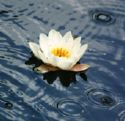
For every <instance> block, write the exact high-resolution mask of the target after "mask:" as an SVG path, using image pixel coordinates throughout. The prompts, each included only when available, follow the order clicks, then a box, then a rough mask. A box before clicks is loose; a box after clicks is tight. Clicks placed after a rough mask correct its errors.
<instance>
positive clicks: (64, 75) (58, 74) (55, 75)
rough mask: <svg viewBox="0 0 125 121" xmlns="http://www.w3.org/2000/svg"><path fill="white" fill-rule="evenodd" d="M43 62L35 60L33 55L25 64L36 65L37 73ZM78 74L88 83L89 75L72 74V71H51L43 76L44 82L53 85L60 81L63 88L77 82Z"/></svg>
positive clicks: (82, 73)
mask: <svg viewBox="0 0 125 121" xmlns="http://www.w3.org/2000/svg"><path fill="white" fill-rule="evenodd" d="M42 63H43V62H42V61H41V60H39V59H37V58H35V57H34V56H33V54H32V56H31V57H30V58H29V59H28V60H27V61H26V62H25V64H27V65H31V64H32V65H35V66H34V67H33V70H34V71H36V72H38V73H39V71H37V67H39V66H40V65H41V64H42ZM76 74H77V75H79V76H80V77H81V78H82V79H84V80H85V81H87V75H86V74H85V72H79V73H76V72H71V71H63V70H58V71H50V72H48V73H44V74H43V80H46V81H47V82H48V83H49V84H52V83H53V82H54V81H57V80H59V81H60V82H61V84H62V85H63V86H66V87H68V86H69V85H70V83H72V82H74V83H75V82H76Z"/></svg>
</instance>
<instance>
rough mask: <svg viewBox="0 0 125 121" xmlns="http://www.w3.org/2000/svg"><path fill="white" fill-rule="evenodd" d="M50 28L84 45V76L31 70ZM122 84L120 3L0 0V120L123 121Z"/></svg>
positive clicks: (124, 43) (124, 36)
mask: <svg viewBox="0 0 125 121" xmlns="http://www.w3.org/2000/svg"><path fill="white" fill-rule="evenodd" d="M52 28H53V29H56V30H58V31H60V32H61V33H62V34H64V33H65V32H67V31H69V30H71V31H72V32H73V34H74V35H75V36H81V37H82V43H89V49H88V51H87V52H86V54H85V56H84V58H82V59H81V60H80V62H82V63H87V64H90V65H91V68H90V69H89V70H88V71H87V73H86V74H72V73H69V74H68V76H59V74H54V73H49V74H46V75H42V74H39V73H37V72H36V71H34V70H33V67H34V64H33V62H35V63H36V60H35V59H32V60H31V56H32V54H31V51H30V49H29V46H28V42H29V41H32V42H36V43H38V39H39V34H40V33H41V32H43V33H46V34H47V33H48V32H49V30H50V29H52ZM36 64H39V62H37V63H36ZM61 75H62V73H61ZM64 75H66V74H64ZM58 76H59V77H58ZM124 81H125V1H124V0H105V1H104V0H0V121H125V104H124V103H125V82H124Z"/></svg>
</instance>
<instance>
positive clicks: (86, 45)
mask: <svg viewBox="0 0 125 121" xmlns="http://www.w3.org/2000/svg"><path fill="white" fill-rule="evenodd" d="M87 48H88V44H84V45H82V47H81V48H80V55H81V56H83V55H84V54H85V52H86V50H87Z"/></svg>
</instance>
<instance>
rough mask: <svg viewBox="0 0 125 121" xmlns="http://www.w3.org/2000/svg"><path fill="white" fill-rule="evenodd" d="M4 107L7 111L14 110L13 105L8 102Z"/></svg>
mask: <svg viewBox="0 0 125 121" xmlns="http://www.w3.org/2000/svg"><path fill="white" fill-rule="evenodd" d="M4 107H5V108H6V109H12V107H13V104H12V103H10V102H6V103H5V104H4Z"/></svg>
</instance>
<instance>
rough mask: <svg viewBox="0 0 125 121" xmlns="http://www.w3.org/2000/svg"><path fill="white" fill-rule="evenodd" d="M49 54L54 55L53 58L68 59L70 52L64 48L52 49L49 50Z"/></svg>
mask: <svg viewBox="0 0 125 121" xmlns="http://www.w3.org/2000/svg"><path fill="white" fill-rule="evenodd" d="M51 53H52V54H53V55H54V56H57V57H65V58H69V57H70V55H71V54H70V52H69V50H68V49H66V48H62V47H61V48H53V49H52V50H51Z"/></svg>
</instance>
